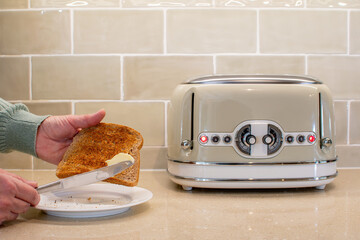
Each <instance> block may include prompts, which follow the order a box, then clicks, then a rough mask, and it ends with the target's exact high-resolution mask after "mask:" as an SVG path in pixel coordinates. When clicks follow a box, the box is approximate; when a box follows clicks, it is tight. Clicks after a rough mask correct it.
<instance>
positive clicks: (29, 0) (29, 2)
mask: <svg viewBox="0 0 360 240" xmlns="http://www.w3.org/2000/svg"><path fill="white" fill-rule="evenodd" d="M28 8H31V0H28Z"/></svg>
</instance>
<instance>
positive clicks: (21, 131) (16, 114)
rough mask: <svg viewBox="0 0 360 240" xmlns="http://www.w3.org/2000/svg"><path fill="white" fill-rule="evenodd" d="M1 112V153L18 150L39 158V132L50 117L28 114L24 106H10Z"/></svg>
mask: <svg viewBox="0 0 360 240" xmlns="http://www.w3.org/2000/svg"><path fill="white" fill-rule="evenodd" d="M6 107H7V108H5V109H4V110H2V111H0V151H1V152H10V151H12V150H17V151H20V152H24V153H28V154H31V155H33V156H35V157H37V154H36V149H35V144H36V136H37V130H38V127H39V126H40V124H41V123H42V122H43V121H44V120H45V119H46V118H47V117H48V116H37V115H34V114H32V113H29V112H28V109H27V107H26V106H25V105H23V104H16V105H10V104H9V105H8V106H6Z"/></svg>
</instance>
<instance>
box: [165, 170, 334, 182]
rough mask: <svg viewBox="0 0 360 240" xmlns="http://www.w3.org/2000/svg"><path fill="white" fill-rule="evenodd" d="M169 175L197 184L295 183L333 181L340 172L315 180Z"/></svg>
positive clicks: (315, 178)
mask: <svg viewBox="0 0 360 240" xmlns="http://www.w3.org/2000/svg"><path fill="white" fill-rule="evenodd" d="M167 172H168V174H169V175H170V176H171V177H173V178H176V179H183V180H191V181H196V182H294V181H322V180H329V179H333V178H335V177H336V176H337V175H338V171H336V173H335V174H333V175H329V176H321V177H314V178H234V179H232V178H230V179H227V178H198V177H183V176H178V175H174V174H172V173H170V172H169V170H168V171H167Z"/></svg>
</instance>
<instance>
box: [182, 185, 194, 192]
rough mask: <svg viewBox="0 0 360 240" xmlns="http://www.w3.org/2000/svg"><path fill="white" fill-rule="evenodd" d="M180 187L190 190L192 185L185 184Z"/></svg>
mask: <svg viewBox="0 0 360 240" xmlns="http://www.w3.org/2000/svg"><path fill="white" fill-rule="evenodd" d="M182 188H183V189H184V190H185V191H191V190H192V187H190V186H186V185H182Z"/></svg>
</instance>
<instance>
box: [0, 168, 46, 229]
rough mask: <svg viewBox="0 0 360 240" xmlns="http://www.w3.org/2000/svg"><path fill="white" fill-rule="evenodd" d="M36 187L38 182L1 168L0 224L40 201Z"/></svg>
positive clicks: (13, 218) (14, 217)
mask: <svg viewBox="0 0 360 240" xmlns="http://www.w3.org/2000/svg"><path fill="white" fill-rule="evenodd" d="M36 187H37V183H36V182H33V181H28V180H25V179H23V178H22V177H20V176H17V175H15V174H12V173H9V172H7V171H5V170H2V169H0V225H1V224H2V223H3V222H4V221H9V220H15V219H16V218H17V217H18V215H19V214H20V213H24V212H26V211H27V210H28V209H29V207H30V206H36V205H37V204H38V203H39V201H40V196H39V194H38V192H37V191H36V190H35V188H36Z"/></svg>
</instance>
